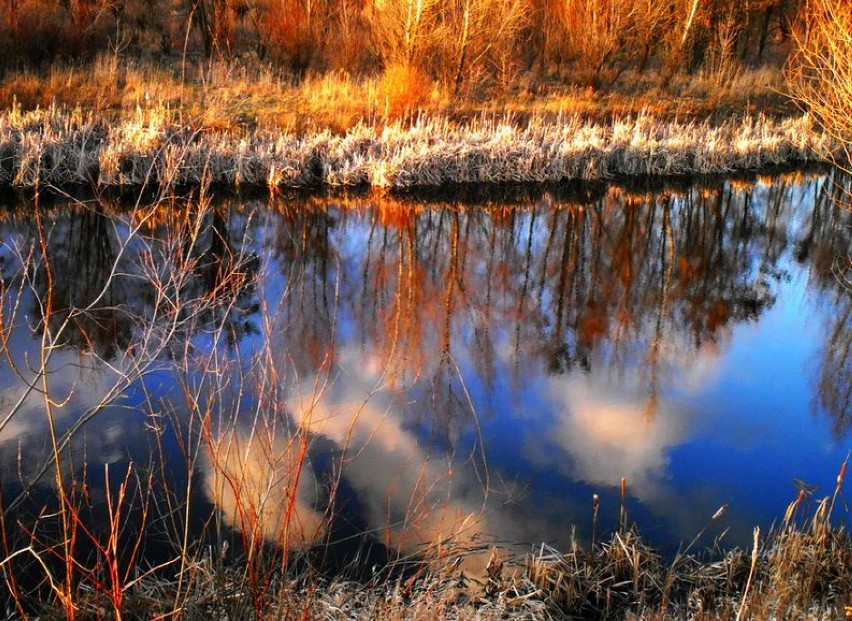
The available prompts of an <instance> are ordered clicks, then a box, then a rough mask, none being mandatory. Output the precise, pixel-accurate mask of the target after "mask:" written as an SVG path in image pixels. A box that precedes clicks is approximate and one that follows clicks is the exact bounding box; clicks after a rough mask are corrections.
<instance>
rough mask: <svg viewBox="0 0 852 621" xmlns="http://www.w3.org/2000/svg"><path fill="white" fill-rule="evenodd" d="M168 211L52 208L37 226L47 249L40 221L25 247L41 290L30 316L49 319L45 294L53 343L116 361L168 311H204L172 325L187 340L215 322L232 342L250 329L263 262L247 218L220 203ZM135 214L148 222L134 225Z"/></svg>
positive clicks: (35, 285)
mask: <svg viewBox="0 0 852 621" xmlns="http://www.w3.org/2000/svg"><path fill="white" fill-rule="evenodd" d="M168 208H170V209H174V210H175V212H174V213H171V214H169V215H167V216H161V215H159V214H158V213H157V212H155V211H148V212H146V214H145V215H140V213H139V212H134V213H132V214H129V215H128V214H125V213H122V211H121V210H120V209H110V208H109V206H108V205H106V204H104V205H98V206H95V207H85V208H73V209H66V210H61V209H56V210H54V211H53V212H52V213H50V215H48V216H46V217H45V218H43V221H42V223H41V229H42V231H44V241H45V244H44V246H43V247H42V246H41V244H40V242H39V241H38V240H39V233H38V226H37V225H36V224H35V223H33V224H32V225H31V231H30V236H29V239H28V240H27V241H26V242H25V244H29V248H30V249H29V250H27V249H26V248H21V249H19V251H20V252H21V253H22V256H25V257H29V258H28V259H26V261H25V262H26V267H27V269H28V270H29V273H30V275H29V278H30V281H31V283H32V286H33V290H34V293H35V294H36V295H35V296H34V298H33V304H34V307H33V308H32V309H31V314H32V315H33V316H35V317H42V316H43V314H44V311H46V310H47V309H46V308H43V306H44V301H45V300H47V299H48V294H49V296H50V300H51V305H50V316H49V317H48V326H49V328H50V330H51V333H52V334H54V335H58V342H57V343H56V344H58V345H62V346H69V347H74V348H78V349H81V350H83V351H92V352H94V353H96V354H97V355H99V356H100V357H102V358H104V359H107V360H110V359H112V358H114V357H115V356H116V355H117V353H118V352H120V351H122V350H125V349H127V348H128V347H130V346H131V344H132V342H133V340H134V339H138V338H140V335H139V334H137V333H135V332H137V331H138V329H139V327H140V326H142V325H145V321H147V319H150V318H151V317H153V316H155V315H157V314H162V313H163V312H166V314H170V313H171V312H172V311H176V312H179V314H180V315H182V316H183V317H182V318H179V319H185V317H186V316H188V315H191V314H192V313H194V312H195V311H196V310H199V309H203V312H202V313H200V314H199V315H197V316H193V317H192V321H178V322H177V323H175V324H174V326H178V325H179V326H180V327H181V329H180V330H179V332H180V333H181V334H182V335H183V336H184V337H187V338H188V337H189V336H191V335H192V333H194V332H196V331H198V330H202V329H204V328H205V326H211V325H212V326H215V327H216V328H217V329H218V328H220V327H224V328H227V334H228V335H229V338H230V341H231V342H232V343H233V342H235V340H237V339H239V338H242V337H243V336H245V335H246V334H249V333H251V332H252V331H253V327H252V325H251V323H250V322H249V321H248V318H247V315H249V314H251V313H253V312H256V311H257V310H258V309H257V307H256V306H257V305H256V302H252V301H251V300H250V299H249V298H250V297H251V296H252V295H253V293H254V286H255V283H256V280H257V272H258V269H259V266H260V262H259V259H258V257H257V255H256V254H254V253H253V252H252V250H251V248H250V247H249V239H248V238H247V232H246V231H245V230H239V229H240V227H241V225H242V222H243V220H242V217H241V216H240V217H239V218H237V217H233V216H229V214H228V212H227V211H226V210H224V209H206V208H201V209H198V208H196V207H188V206H184V205H180V206H178V205H169V206H168ZM156 209H162V207H158V208H156ZM178 210H180V211H178ZM134 218H137V219H140V218H141V219H142V220H143V221H144V223H145V225H146V226H145V227H140V228H139V229H138V230H136V229H132V227H133V226H134V225H135V224H136V223H135V222H134ZM131 230H134V231H135V232H134V233H133V234H132V235H131V237H130V238H127V236H128V235H130V233H129V231H131ZM48 288H50V291H49V292H48ZM190 300H191V301H192V303H189V301H190ZM181 301H183V302H186V303H185V304H184V303H183V302H181ZM146 318H147V319H146ZM43 325H44V323H43V322H42V324H41V326H42V327H43ZM174 326H173V327H174ZM152 327H153V326H148V329H151V328H152ZM172 336H177V335H176V334H173V335H172Z"/></svg>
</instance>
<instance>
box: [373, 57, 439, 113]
mask: <svg viewBox="0 0 852 621" xmlns="http://www.w3.org/2000/svg"><path fill="white" fill-rule="evenodd" d="M380 88H381V94H382V96H383V97H384V105H385V112H386V114H387V116H388V117H398V116H403V115H406V114H409V113H411V112H414V111H416V110H417V109H418V108H421V107H423V106H424V105H425V104H426V103H427V102H428V101H429V98H430V96H431V93H432V81H431V80H430V79H429V77H428V76H426V74H424V73H423V72H422V71H421V70H420V69H418V68H417V67H413V66H411V65H391V66H390V67H388V68H387V69H386V70H385V74H384V76H383V77H382V81H381V87H380Z"/></svg>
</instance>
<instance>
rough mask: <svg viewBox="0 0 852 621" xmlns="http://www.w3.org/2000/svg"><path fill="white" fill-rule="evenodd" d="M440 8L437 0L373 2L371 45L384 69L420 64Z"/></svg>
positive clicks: (371, 11)
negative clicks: (395, 65)
mask: <svg viewBox="0 0 852 621" xmlns="http://www.w3.org/2000/svg"><path fill="white" fill-rule="evenodd" d="M440 7H441V2H440V0H373V2H372V4H371V5H370V7H369V20H370V25H371V26H372V31H373V42H374V45H375V48H376V52H377V54H378V56H379V57H380V58H381V60H382V61H383V62H384V64H385V66H386V67H387V66H389V65H393V64H398V65H404V66H412V65H417V64H419V63H420V61H421V60H422V59H421V55H422V54H423V52H424V51H425V50H426V49H427V48H428V47H429V44H430V43H431V41H432V34H433V32H434V26H435V23H436V18H437V16H438V9H439V8H440Z"/></svg>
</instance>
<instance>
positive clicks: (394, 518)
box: [294, 351, 491, 571]
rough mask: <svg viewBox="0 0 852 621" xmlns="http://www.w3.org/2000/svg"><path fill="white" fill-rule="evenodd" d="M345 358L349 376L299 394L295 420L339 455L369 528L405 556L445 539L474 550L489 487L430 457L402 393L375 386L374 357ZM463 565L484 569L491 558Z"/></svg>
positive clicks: (485, 529) (467, 471) (442, 458)
mask: <svg viewBox="0 0 852 621" xmlns="http://www.w3.org/2000/svg"><path fill="white" fill-rule="evenodd" d="M340 359H341V360H342V361H343V364H344V367H343V368H344V371H343V372H342V373H341V374H340V375H339V376H338V377H337V378H335V379H334V380H333V382H332V383H331V385H330V386H329V387H328V388H327V389H326V390H325V391H324V392H322V393H321V394H320V395H318V396H317V395H314V394H310V393H308V394H302V395H301V396H300V397H299V399H298V400H297V401H296V402H295V403H294V410H295V411H294V416H295V417H296V419H297V420H296V422H297V423H298V424H299V425H300V426H301V427H302V428H303V429H305V430H308V431H310V432H311V433H316V434H321V435H323V436H325V437H326V438H328V439H330V440H332V441H333V442H334V443H335V444H336V445H337V446H338V448H339V449H340V450H341V453H342V457H341V470H340V471H341V475H342V476H343V477H344V478H345V479H346V480H347V482H349V484H350V485H352V487H353V488H354V489H355V490H356V491H357V493H358V498H359V500H360V501H361V503H363V505H364V507H365V512H366V516H365V517H366V519H367V521H368V524H369V527H370V528H371V529H373V530H374V531H376V532H377V533H380V534H381V537H382V539H383V541H384V542H385V543H387V544H388V545H389V546H391V547H393V548H396V549H399V550H400V551H402V552H403V553H416V552H422V551H424V549H426V548H428V547H430V546H436V545H439V544H440V543H441V542H444V541H448V540H449V541H452V542H453V543H455V544H458V545H460V546H462V547H465V546H470V545H472V544H474V542H475V541H476V540H477V539H478V538H479V537H481V536H482V535H483V534H484V533H489V534H491V533H490V531H489V524H488V522H489V521H490V516H489V517H486V516H485V515H484V510H485V499H486V489H485V485H484V482H483V481H480V480H479V479H478V478H477V477H476V476H475V474H474V473H473V472H472V471H471V470H472V468H470V467H469V466H470V464H469V463H464V464H457V463H455V462H454V460H453V459H452V458H451V457H450V456H446V455H433V454H430V452H429V451H428V450H427V449H426V448H425V447H424V446H422V445H421V444H420V442H419V441H418V438H417V436H416V435H415V432H413V431H411V430H409V429H406V427H405V425H404V424H403V417H402V407H401V403H400V402H399V401H398V400H397V399H396V396H397V395H398V394H401V393H392V392H390V391H388V390H385V389H378V390H377V389H376V388H377V386H379V384H380V382H381V380H382V378H381V376H380V374H379V372H378V368H379V367H378V366H377V365H375V364H370V359H369V357H365V358H364V361H363V362H362V361H361V358H360V357H359V356H358V355H357V353H356V352H352V351H348V352H342V353H341V356H340ZM308 385H309V386H310V385H311V384H308ZM297 404H298V405H297ZM465 561H466V566H467V568H468V569H470V570H473V571H479V570H481V569H482V567H484V565H483V563H484V562H485V561H487V557H486V558H485V559H480V558H478V556H477V557H468V558H466V559H465ZM480 565H481V566H480Z"/></svg>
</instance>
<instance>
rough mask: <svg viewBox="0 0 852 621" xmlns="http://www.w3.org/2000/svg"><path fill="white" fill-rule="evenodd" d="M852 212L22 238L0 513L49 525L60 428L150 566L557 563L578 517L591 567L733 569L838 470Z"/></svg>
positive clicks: (794, 197)
mask: <svg viewBox="0 0 852 621" xmlns="http://www.w3.org/2000/svg"><path fill="white" fill-rule="evenodd" d="M844 184H845V188H846V189H848V185H849V182H848V180H845V179H843V178H840V177H839V176H837V175H829V176H825V175H813V176H805V175H787V176H780V177H775V178H767V179H761V180H760V181H756V182H741V181H732V182H721V181H720V182H718V183H715V184H709V185H707V184H705V185H702V186H696V187H691V188H677V189H662V190H660V189H657V190H653V191H652V190H648V191H641V192H640V191H637V190H635V189H625V188H619V187H615V186H614V187H609V188H607V187H593V188H582V189H580V190H578V191H574V190H571V191H569V190H556V189H554V190H552V191H550V192H538V193H532V194H529V195H528V194H526V193H523V192H515V193H513V194H512V195H506V194H505V193H503V194H494V195H488V194H480V195H479V196H478V197H476V200H475V201H472V202H469V201H465V200H461V199H452V200H448V199H435V198H429V199H426V198H423V197H420V198H418V197H408V198H406V199H401V198H394V197H374V196H354V197H336V198H329V199H319V198H310V199H305V198H298V197H279V198H275V199H272V200H267V199H264V200H235V199H230V200H220V201H217V202H214V203H213V204H212V205H207V206H198V205H197V204H194V203H189V204H183V203H181V204H179V205H172V206H171V207H168V206H165V205H162V206H160V207H158V208H152V209H150V210H148V209H135V210H134V209H131V208H128V207H126V206H122V205H111V204H106V203H86V204H84V205H76V206H75V205H61V204H60V205H50V206H44V205H41V206H40V207H39V208H40V209H41V219H40V221H39V220H37V219H36V218H35V217H34V216H33V209H32V206H31V205H24V206H21V207H20V208H18V209H16V210H10V211H8V212H7V213H6V215H5V216H4V218H3V219H2V220H0V240H2V247H0V253H1V254H2V283H3V294H4V306H3V323H2V329H3V335H4V338H5V341H4V343H3V360H2V362H0V388H2V397H0V410H2V414H3V421H2V427H0V473H2V481H3V485H4V488H5V491H4V498H3V500H4V503H5V504H6V505H9V506H13V507H17V506H20V507H29V508H28V509H26V511H27V512H26V513H24V515H26V516H29V517H26V518H23V519H22V522H23V523H27V520H29V521H30V523H31V524H32V523H34V522H35V521H36V519H37V516H38V512H39V509H40V506H52V505H51V501H50V500H49V499H50V498H51V495H55V491H56V486H57V483H56V481H57V475H56V467H55V463H54V458H53V457H52V455H53V452H52V448H51V446H52V443H51V440H50V433H49V428H50V424H51V423H50V421H51V419H52V420H53V426H54V428H55V434H56V436H57V437H58V442H59V444H60V446H59V448H60V450H59V454H60V455H61V457H60V471H61V473H62V474H61V475H60V478H62V479H63V480H64V483H63V484H64V485H67V486H69V489H74V490H83V484H84V483H86V485H87V487H86V489H85V493H86V494H89V495H90V496H91V495H94V496H95V497H96V498H95V500H91V501H90V502H91V504H93V505H97V504H98V503H101V502H103V501H104V496H105V493H106V492H105V490H106V487H107V486H106V484H105V482H104V481H105V480H107V478H110V477H111V478H112V479H116V478H117V479H118V480H120V479H121V478H122V477H123V475H124V474H125V473H126V471H127V469H128V467H129V468H131V471H132V472H133V473H137V472H145V473H150V472H153V473H154V476H153V483H146V484H144V485H143V484H142V483H139V486H140V489H142V488H144V489H145V490H148V491H147V492H146V493H149V494H151V497H156V498H157V499H158V501H157V511H158V512H159V514H158V515H165V516H167V518H168V519H161V520H160V521H159V522H158V526H157V528H158V529H159V530H158V531H157V532H158V533H159V536H160V537H161V538H162V539H163V540H164V541H172V542H174V541H181V540H183V538H182V536H181V535H182V533H184V531H186V530H187V529H188V530H190V531H192V533H193V535H197V534H198V533H199V532H200V531H203V530H204V529H209V530H211V531H214V530H215V531H216V532H224V531H228V532H233V531H234V530H235V531H237V532H240V531H241V532H242V533H243V534H245V533H248V534H249V536H248V539H249V540H250V539H251V535H253V534H256V535H257V538H258V540H261V539H265V540H266V541H274V542H276V543H278V544H284V545H286V546H287V547H288V548H290V549H302V548H307V547H310V546H312V545H314V544H328V543H330V542H335V541H336V540H338V539H341V538H351V537H353V536H354V534H355V533H358V532H364V533H368V535H369V537H370V538H371V539H373V540H375V541H376V542H380V543H381V544H383V545H386V546H387V549H389V550H392V551H396V552H398V553H401V554H403V555H407V554H413V553H416V552H419V551H421V550H422V549H423V548H424V547H429V546H434V545H436V544H437V543H438V542H446V540H447V538H451V540H452V541H453V542H454V543H456V544H458V545H461V546H479V545H487V544H488V543H491V542H498V543H501V544H503V545H505V546H507V547H512V548H513V549H514V550H521V551H523V550H529V549H530V548H531V546H535V545H537V544H539V543H541V542H546V543H549V544H552V545H554V546H556V547H557V548H560V547H561V548H563V549H567V548H568V547H569V546H570V544H571V541H572V538H573V537H576V538H577V539H579V540H580V541H581V542H582V543H584V544H588V542H589V541H590V540H591V537H592V536H593V533H592V530H593V515H592V498H593V495H595V494H597V495H598V496H599V498H600V508H599V516H598V521H599V524H597V525H596V526H595V529H596V533H595V535H596V536H600V534H601V533H602V532H605V531H606V530H611V529H614V528H616V527H617V525H618V522H619V519H626V521H627V522H628V523H633V522H635V523H636V524H637V525H638V527H639V529H640V532H641V533H642V534H643V535H644V536H645V537H646V538H647V539H649V540H650V541H651V542H652V543H653V544H655V545H657V546H659V547H660V548H662V549H663V550H668V551H672V550H674V549H676V548H677V547H678V546H679V545H681V544H682V542H686V541H690V540H692V539H693V537H695V536H696V535H697V534H698V533H699V532H701V531H702V529H703V528H704V527H705V526H706V525H707V523H708V520H709V518H710V517H711V516H712V515H713V514H714V513H715V512H716V511H717V509H719V508H720V507H721V506H723V505H728V511H727V513H726V514H725V515H724V517H722V518H721V519H718V520H716V521H715V522H713V523H712V524H711V525H710V527H709V528H708V529H707V531H706V533H705V534H704V536H703V537H702V539H701V541H700V542H699V544H698V546H699V547H703V546H705V545H710V544H711V543H712V541H713V539H714V538H715V537H721V545H722V546H733V545H747V544H748V543H749V541H750V537H751V531H752V528H753V527H754V526H756V525H760V526H762V527H764V528H765V527H768V526H769V525H770V524H772V523H773V522H776V521H778V520H780V519H781V517H782V516H783V515H784V512H785V509H786V508H787V506H788V505H789V503H791V502H792V501H793V500H795V498H796V496H797V494H798V490H799V488H800V487H801V486H802V485H803V484H806V485H808V486H810V488H811V489H813V488H815V487H816V486H819V488H818V489H816V490H815V491H814V493H813V495H812V496H811V497H810V498H809V499H808V502H807V503H805V506H804V507H803V510H804V511H805V512H806V511H807V510H808V508H809V507H810V509H811V510H812V508H813V507H814V506H815V503H816V501H817V500H818V499H819V498H821V497H822V496H824V495H826V494H830V493H831V492H832V491H833V489H834V485H835V478H836V476H837V472H838V470H839V468H840V466H841V464H842V462H843V461H844V459H845V458H846V456H847V454H848V451H849V450H850V448H852V431H850V427H852V362H850V355H849V354H850V348H851V347H852V292H851V291H850V288H849V286H848V279H849V277H850V271H849V269H850V264H849V257H850V256H852V229H850V226H852V211H850V210H849V209H848V208H846V207H844V206H843V205H842V202H843V200H844V197H845V194H844V192H845V190H844ZM39 231H41V233H39ZM42 242H43V243H42ZM844 279H846V281H844ZM48 300H50V305H49V306H50V308H49V309H48V305H47V301H48ZM48 310H49V311H50V316H49V317H48V319H47V320H45V315H46V314H47V311H48ZM45 326H47V330H45ZM44 352H48V354H49V355H48V356H47V359H46V360H43V359H42V355H41V354H42V353H44ZM42 370H44V371H45V372H44V373H42V372H41V371H42ZM45 394H47V395H49V396H50V400H49V401H48V400H46V399H45ZM48 414H50V416H48ZM105 464H110V465H109V467H108V468H105ZM116 473H118V474H116ZM622 479H624V481H625V483H626V490H627V495H626V497H625V499H624V502H623V506H624V509H625V510H626V512H627V513H626V518H622V513H621V510H622V499H621V497H620V488H621V484H622ZM27 489H31V490H35V489H37V490H39V493H38V494H35V493H33V494H31V495H30V497H31V498H32V497H34V498H37V499H39V500H35V501H33V500H32V499H30V500H28V502H27V503H18V502H16V499H17V498H18V496H19V495H20V494H22V493H23V491H24V490H27ZM164 489H168V490H169V491H168V493H165V492H164V491H163V490H164ZM151 490H155V491H151ZM294 490H295V491H294ZM75 498H76V499H77V501H80V499H81V498H84V494H83V492H82V491H80V492H79V493H78V494H77V496H75ZM168 498H171V499H172V502H173V503H174V504H175V505H176V506H177V509H175V507H173V506H171V505H169V503H168V502H167V501H166V500H164V499H168ZM187 499H189V501H188V502H189V507H190V509H189V510H188V511H187V510H185V505H184V504H183V503H184V502H185V501H186V500H187ZM39 503H42V505H39ZM181 507H184V508H181ZM15 510H19V511H24V509H23V508H21V509H17V508H16V509H15ZM211 515H212V516H213V517H214V519H213V520H210V519H208V518H210V516H211ZM835 517H836V519H838V520H841V521H843V520H848V512H846V511H845V509H843V508H839V509H838V511H837V514H836V516H835ZM150 523H153V520H152V519H149V524H150ZM150 528H153V526H151V527H150ZM21 541H27V538H26V537H22V538H21ZM243 541H245V539H244V540H243ZM21 545H23V544H21ZM158 549H160V548H158ZM163 554H164V555H165V556H168V553H167V552H164V553H163Z"/></svg>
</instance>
